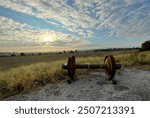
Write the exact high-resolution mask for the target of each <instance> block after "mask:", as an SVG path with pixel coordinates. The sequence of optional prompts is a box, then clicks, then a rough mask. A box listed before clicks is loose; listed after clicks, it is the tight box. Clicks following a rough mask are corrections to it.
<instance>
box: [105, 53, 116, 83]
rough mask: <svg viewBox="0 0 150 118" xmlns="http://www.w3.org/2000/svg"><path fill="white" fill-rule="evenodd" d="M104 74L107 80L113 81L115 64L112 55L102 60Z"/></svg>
mask: <svg viewBox="0 0 150 118" xmlns="http://www.w3.org/2000/svg"><path fill="white" fill-rule="evenodd" d="M104 64H105V73H106V79H107V80H113V78H114V76H115V73H116V62H115V59H114V57H113V56H112V55H110V56H106V57H105V59H104Z"/></svg>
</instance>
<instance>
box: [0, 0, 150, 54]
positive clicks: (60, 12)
mask: <svg viewBox="0 0 150 118" xmlns="http://www.w3.org/2000/svg"><path fill="white" fill-rule="evenodd" d="M146 40H150V0H0V51H18V52H20V51H25V52H28V51H62V50H70V49H92V48H114V47H137V46H140V45H141V43H142V42H144V41H146Z"/></svg>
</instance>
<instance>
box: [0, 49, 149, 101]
mask: <svg viewBox="0 0 150 118" xmlns="http://www.w3.org/2000/svg"><path fill="white" fill-rule="evenodd" d="M110 53H111V54H112V55H114V57H115V59H116V61H117V63H121V64H122V65H123V67H130V66H138V67H142V68H144V69H148V70H150V68H149V65H150V51H145V52H138V51H132V52H131V51H117V52H107V53H92V54H91V53H89V54H88V53H85V54H83V53H77V54H75V56H76V63H93V64H94V63H103V62H104V57H105V56H106V55H107V54H110ZM71 55H72V54H61V55H60V54H58V55H53V56H52V55H51V56H20V57H0V99H3V98H4V97H7V96H10V95H13V94H16V93H19V92H22V91H24V92H30V91H32V90H35V89H36V88H38V87H40V86H44V85H45V84H46V83H55V82H58V81H60V80H61V79H64V78H65V77H67V74H66V71H65V70H62V69H61V65H62V64H63V63H66V62H67V58H68V56H71ZM145 65H147V66H145ZM87 71H88V70H80V71H78V72H77V73H78V74H84V73H86V72H87Z"/></svg>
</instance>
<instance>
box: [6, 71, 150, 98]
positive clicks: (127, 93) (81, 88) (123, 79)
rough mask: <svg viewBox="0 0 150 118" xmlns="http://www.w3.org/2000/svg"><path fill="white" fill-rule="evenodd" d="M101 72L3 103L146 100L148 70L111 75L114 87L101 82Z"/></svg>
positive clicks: (149, 94)
mask: <svg viewBox="0 0 150 118" xmlns="http://www.w3.org/2000/svg"><path fill="white" fill-rule="evenodd" d="M104 75H105V74H104V73H103V72H93V73H89V74H88V75H86V76H85V75H84V76H78V79H79V80H78V81H75V82H74V83H72V84H68V83H67V82H66V81H63V82H61V83H58V84H53V85H52V84H49V85H46V86H45V87H43V88H41V89H40V90H37V91H34V92H31V93H29V94H23V93H20V94H18V95H15V96H11V97H9V98H6V99H5V100H17V101H18V100H25V101H29V100H31V101H32V100H34V101H36V100H41V101H45V100H46V101H58V100H61V101H65V100H69V101H71V100H73V101H77V100H81V101H82V100H89V101H96V100H97V101H104V100H105V101H118V100H119V101H137V100H140V101H141V100H143V101H147V100H148V101H150V71H142V70H137V69H134V68H132V69H129V68H126V69H122V70H121V72H118V73H117V74H116V76H115V79H116V80H117V82H118V84H117V85H112V84H111V83H110V82H107V81H106V80H105V77H104Z"/></svg>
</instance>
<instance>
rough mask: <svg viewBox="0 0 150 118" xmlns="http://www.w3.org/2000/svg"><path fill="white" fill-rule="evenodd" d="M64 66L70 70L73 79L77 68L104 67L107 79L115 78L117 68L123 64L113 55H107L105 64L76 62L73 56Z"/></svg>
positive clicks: (70, 76) (69, 74)
mask: <svg viewBox="0 0 150 118" xmlns="http://www.w3.org/2000/svg"><path fill="white" fill-rule="evenodd" d="M62 68H63V69H67V70H68V76H69V78H70V79H71V80H73V79H74V76H75V71H76V69H104V70H105V73H106V79H107V80H113V78H114V76H115V73H116V70H118V69H120V68H121V64H116V61H115V59H114V57H113V56H112V55H109V56H106V57H105V59H104V64H76V61H75V57H74V56H72V57H69V58H68V63H67V64H63V65H62ZM69 83H70V81H69Z"/></svg>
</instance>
